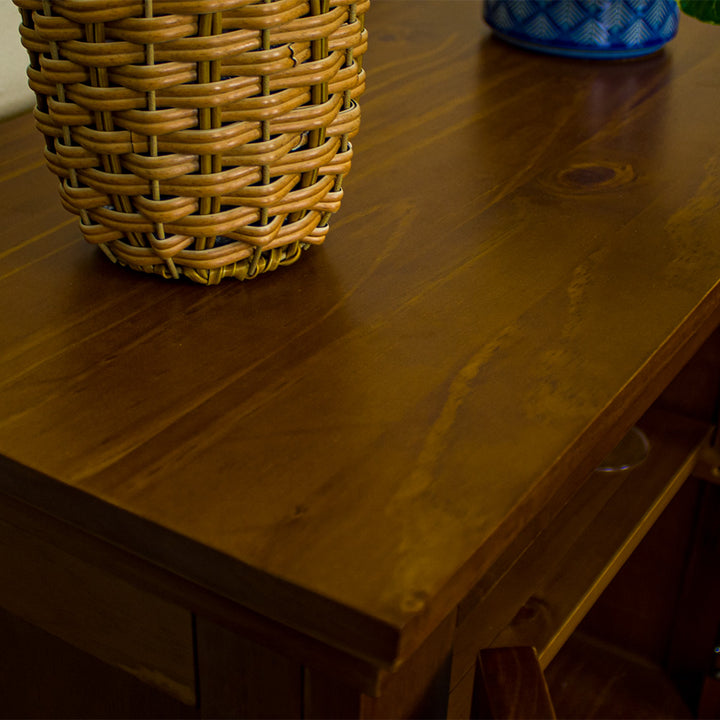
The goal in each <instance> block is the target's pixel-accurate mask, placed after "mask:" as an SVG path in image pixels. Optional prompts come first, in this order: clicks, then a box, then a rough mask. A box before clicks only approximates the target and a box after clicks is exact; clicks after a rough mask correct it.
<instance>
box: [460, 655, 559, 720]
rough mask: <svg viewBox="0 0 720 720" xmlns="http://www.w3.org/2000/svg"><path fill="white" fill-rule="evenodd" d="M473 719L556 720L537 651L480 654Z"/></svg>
mask: <svg viewBox="0 0 720 720" xmlns="http://www.w3.org/2000/svg"><path fill="white" fill-rule="evenodd" d="M471 717H472V718H476V719H477V720H481V719H486V718H487V719H492V720H500V719H501V718H502V719H503V720H510V719H513V718H515V719H517V720H521V719H522V720H549V719H551V718H552V719H554V718H555V710H554V708H553V705H552V701H551V699H550V692H549V691H548V686H547V683H546V682H545V676H544V675H543V671H542V669H541V667H540V663H539V662H538V658H537V653H536V652H535V648H532V647H514V648H490V649H487V650H481V651H480V654H479V655H478V658H477V661H476V664H475V685H474V688H473V703H472V711H471Z"/></svg>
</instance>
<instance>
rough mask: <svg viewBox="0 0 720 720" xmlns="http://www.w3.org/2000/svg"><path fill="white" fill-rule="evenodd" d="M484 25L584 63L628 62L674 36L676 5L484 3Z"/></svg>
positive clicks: (658, 1) (602, 0)
mask: <svg viewBox="0 0 720 720" xmlns="http://www.w3.org/2000/svg"><path fill="white" fill-rule="evenodd" d="M484 15H485V21H486V22H487V24H488V25H489V26H490V27H491V28H492V29H493V30H494V31H495V33H496V34H497V35H499V36H500V37H501V38H503V39H504V40H507V41H508V42H511V43H513V44H515V45H521V46H522V47H525V48H529V49H531V50H539V51H541V52H546V53H552V54H554V55H570V56H573V57H583V58H598V59H605V58H629V57H638V56H640V55H647V54H649V53H653V52H655V51H656V50H659V49H660V48H661V47H662V46H663V45H665V43H667V42H668V41H669V40H671V39H672V38H673V37H675V34H676V33H677V28H678V22H679V12H678V6H677V2H676V0H485V6H484Z"/></svg>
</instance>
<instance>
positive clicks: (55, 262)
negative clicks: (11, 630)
mask: <svg viewBox="0 0 720 720" xmlns="http://www.w3.org/2000/svg"><path fill="white" fill-rule="evenodd" d="M367 26H368V28H369V32H370V45H369V49H368V52H367V56H366V68H367V71H368V90H367V93H366V95H365V96H364V98H363V101H362V112H363V122H362V125H361V129H360V134H359V135H358V137H357V139H356V141H355V159H354V166H353V171H352V172H351V173H350V175H349V177H348V179H347V181H346V183H345V189H346V195H345V199H344V206H343V209H342V210H341V211H340V213H339V214H338V216H337V217H336V218H335V220H334V222H333V223H332V224H331V230H330V234H329V237H328V240H327V242H326V244H325V245H324V247H323V248H321V249H313V250H312V252H309V253H307V254H306V256H305V257H303V258H302V260H301V261H300V262H299V263H297V264H296V265H294V266H293V267H292V268H287V269H281V270H278V271H277V272H275V273H272V274H270V275H269V276H268V277H264V278H262V279H259V280H257V281H254V282H253V283H251V284H242V283H235V284H226V283H224V284H223V285H222V286H220V287H216V288H200V287H193V286H191V285H189V284H188V285H185V284H172V283H168V282H164V281H162V280H161V279H159V278H151V277H144V276H141V275H139V274H133V273H130V272H126V271H124V270H122V269H121V268H117V267H115V266H113V265H111V264H110V263H108V262H107V261H106V260H105V259H104V258H103V257H101V256H100V253H96V252H94V251H93V250H92V248H90V247H88V246H86V245H85V244H84V243H83V242H82V240H81V239H80V238H79V231H78V229H77V227H76V225H75V220H74V219H73V218H71V217H69V216H68V215H66V214H65V212H64V211H63V210H62V208H61V206H60V203H59V201H58V199H57V195H56V190H55V178H54V177H52V175H51V174H50V173H49V172H48V171H47V170H46V169H45V168H44V167H43V166H42V158H41V145H42V143H41V140H40V138H39V136H36V134H35V132H34V130H33V128H32V123H31V121H30V119H29V118H27V117H23V118H19V119H16V120H12V121H10V122H9V123H6V124H5V125H4V126H3V132H2V134H1V135H0V190H1V192H0V213H1V214H2V218H3V225H2V229H0V305H1V306H2V308H3V313H2V319H1V320H0V338H2V340H0V488H2V490H3V491H4V492H6V493H7V494H9V495H13V496H16V497H19V498H21V499H23V500H25V501H27V502H29V503H31V504H33V505H35V506H37V507H39V508H40V509H42V510H44V511H46V512H48V513H51V514H53V515H56V516H57V517H60V518H62V519H64V520H66V521H68V522H71V523H74V524H76V525H78V526H80V527H81V528H83V529H85V530H87V531H89V532H92V533H95V534H98V535H100V536H101V537H103V538H105V539H107V540H109V541H110V542H113V543H116V544H119V545H121V546H124V547H127V548H129V549H130V550H132V551H133V552H135V553H137V554H139V555H141V556H142V557H144V558H147V559H149V560H150V561H152V562H154V563H157V564H158V565H161V566H163V567H164V568H167V569H169V570H171V571H172V572H175V573H178V574H179V575H182V576H183V577H186V578H189V579H191V580H193V581H195V582H197V583H198V584H201V585H204V586H206V587H208V588H210V589H212V590H215V591H217V592H218V593H220V594H222V595H225V596H227V597H228V598H231V599H232V600H234V601H237V602H238V603H240V604H242V605H244V606H246V607H247V608H249V609H251V610H253V611H256V612H258V613H261V614H263V615H265V616H267V617H269V618H271V619H275V620H278V621H280V622H282V623H284V624H287V625H288V626H290V627H291V628H295V629H299V630H302V631H303V632H306V633H308V634H310V635H312V636H313V637H316V638H319V639H321V640H324V641H326V642H328V643H329V644H331V645H333V646H335V647H338V648H341V649H346V650H348V651H350V652H352V653H353V654H355V655H357V656H360V657H363V658H368V659H371V660H372V661H373V662H375V663H377V664H379V665H382V666H384V667H391V666H393V665H394V664H397V663H399V662H400V661H402V660H403V659H404V658H405V657H407V656H408V655H409V654H410V653H411V652H412V651H413V650H414V649H415V648H416V647H418V646H419V645H420V643H421V642H422V641H423V640H424V639H425V638H426V637H427V636H428V635H429V634H430V633H431V632H432V630H433V629H434V628H435V627H437V626H438V625H439V624H440V622H441V621H442V620H443V619H444V618H445V617H447V615H448V614H449V613H450V612H451V611H452V609H453V608H454V607H455V606H456V605H457V603H458V602H459V601H460V600H461V599H462V598H463V597H464V596H465V595H466V594H467V593H468V591H469V590H470V588H472V587H473V585H474V584H475V583H476V582H477V581H478V579H479V578H480V577H481V576H482V573H483V572H484V571H485V570H486V569H487V568H488V567H489V566H490V565H491V564H492V562H493V561H494V560H495V559H496V558H497V557H498V556H499V555H500V553H501V552H502V551H503V549H504V548H505V547H507V546H508V545H509V543H510V542H511V541H512V540H513V538H514V537H515V536H516V535H517V534H518V533H519V532H521V531H522V529H523V527H525V526H527V525H528V524H529V523H531V522H532V521H533V519H534V518H535V517H536V516H537V514H538V513H539V512H540V511H541V510H542V509H543V507H544V506H546V504H547V503H548V501H549V500H550V499H551V498H552V497H558V496H559V495H562V494H563V492H564V490H563V489H564V488H566V487H570V486H572V485H573V483H576V482H579V480H578V479H577V478H582V477H584V475H585V473H586V472H587V471H588V470H589V469H591V468H592V466H593V464H594V463H595V462H597V460H598V459H600V458H601V457H602V456H603V455H604V453H605V452H606V451H607V450H609V449H610V447H612V445H613V444H614V443H615V441H617V440H618V439H619V438H620V437H621V436H622V434H623V433H624V431H625V429H626V428H627V427H628V426H629V425H630V424H632V423H633V422H634V421H635V419H636V418H637V417H639V415H640V414H641V413H642V412H643V411H644V410H645V408H646V407H647V406H648V405H649V404H650V403H651V402H652V400H653V399H654V398H655V396H656V395H657V394H658V393H659V392H660V391H661V390H662V388H663V387H664V385H666V384H667V383H668V382H669V381H670V379H671V378H672V377H673V375H674V374H675V373H676V372H677V371H678V370H679V369H680V367H681V366H682V364H683V363H684V362H685V361H686V360H687V359H688V358H689V357H690V355H691V354H692V352H693V350H694V349H695V348H696V347H697V346H698V345H699V344H700V343H701V342H702V341H703V340H704V338H705V337H707V336H708V335H709V333H710V331H711V330H712V329H713V327H715V326H716V325H717V324H718V320H719V319H720V285H719V283H718V279H719V278H720V245H718V241H717V237H718V227H719V226H720V208H719V207H718V202H719V200H720V138H719V137H718V133H717V122H716V117H717V97H718V89H719V87H718V86H719V84H720V83H719V81H718V73H717V67H718V64H719V63H720V45H718V43H717V35H716V34H715V33H716V32H717V31H716V30H714V29H712V28H707V27H703V26H701V25H699V24H697V23H693V22H692V21H688V22H687V23H684V24H683V28H682V29H681V32H680V36H679V37H678V39H677V40H676V41H674V42H673V44H672V46H671V47H670V48H669V49H668V50H667V51H666V52H665V53H663V54H660V55H658V56H655V57H652V58H649V59H646V60H644V61H642V62H635V63H616V64H610V65H598V64H593V63H586V62H576V61H566V60H558V59H554V58H548V57H542V56H536V55H531V54H528V53H524V52H521V51H518V50H514V49H512V48H509V47H507V46H505V45H503V44H501V43H499V42H498V41H496V40H494V39H492V38H491V37H490V35H489V33H488V31H487V29H486V28H485V27H484V26H483V25H482V23H481V20H480V6H479V3H477V2H466V1H460V0H438V1H434V0H430V1H427V2H421V3H412V4H410V3H409V2H406V1H405V0H393V1H389V0H387V1H383V0H376V2H375V3H374V5H373V8H372V10H371V11H370V12H369V14H368V17H367ZM568 492H569V491H568Z"/></svg>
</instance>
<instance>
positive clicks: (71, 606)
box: [0, 508, 196, 706]
mask: <svg viewBox="0 0 720 720" xmlns="http://www.w3.org/2000/svg"><path fill="white" fill-rule="evenodd" d="M4 510H5V509H4V508H2V510H0V604H2V607H3V608H4V609H6V610H9V611H10V612H12V613H14V614H15V615H17V616H19V617H21V618H23V619H24V620H26V621H28V622H31V623H33V624H34V625H36V626H37V627H40V628H42V629H43V630H46V631H47V632H49V633H51V634H53V635H56V636H57V637H59V638H61V639H63V640H65V641H66V642H68V643H70V644H71V645H74V646H75V647H77V648H79V649H80V650H84V651H85V652H87V653H89V654H91V655H94V656H95V657H97V658H99V659H100V660H103V661H105V662H107V663H109V664H111V665H115V666H116V667H118V668H121V669H122V670H124V671H125V672H127V673H130V674H131V675H135V676H136V677H138V678H140V679H141V680H143V681H144V682H146V683H148V684H149V685H153V686H155V687H158V688H160V689H161V690H163V691H164V692H166V693H168V694H169V695H172V696H173V697H175V698H177V699H178V700H180V701H182V702H184V703H185V704H187V705H191V706H194V705H195V701H196V693H195V661H194V649H193V635H192V624H191V615H190V612H189V611H188V610H186V609H184V608H181V607H179V606H177V605H174V604H171V603H169V602H167V601H165V600H162V599H160V598H157V597H154V596H153V595H151V594H149V593H147V592H144V591H142V590H140V589H138V588H136V587H133V586H132V585H130V584H128V583H126V582H124V581H123V580H121V579H119V578H117V577H116V576H114V575H113V574H112V573H111V572H109V571H107V570H104V569H102V568H100V567H97V566H94V565H92V564H89V563H87V562H85V561H83V560H81V559H79V558H76V557H73V556H72V555H69V554H67V553H66V552H64V551H63V550H61V549H59V548H57V547H56V546H54V545H51V544H49V543H47V542H44V541H43V540H42V539H41V538H39V537H37V536H35V535H33V534H31V533H29V532H28V531H27V530H26V529H25V528H24V527H23V526H22V525H21V524H19V523H18V522H17V521H15V520H14V519H13V518H8V517H7V514H6V512H4Z"/></svg>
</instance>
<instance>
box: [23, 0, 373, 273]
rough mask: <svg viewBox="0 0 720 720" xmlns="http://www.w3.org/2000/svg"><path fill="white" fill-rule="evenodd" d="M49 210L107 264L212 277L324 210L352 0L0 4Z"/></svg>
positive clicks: (353, 95)
mask: <svg viewBox="0 0 720 720" xmlns="http://www.w3.org/2000/svg"><path fill="white" fill-rule="evenodd" d="M14 2H15V4H16V5H17V6H18V7H19V8H20V11H21V15H22V25H21V28H20V31H21V35H22V41H23V44H24V46H25V48H26V49H27V50H28V53H29V55H30V67H29V68H28V77H29V84H30V87H31V88H32V89H33V90H34V91H35V93H36V94H37V107H36V109H35V118H36V122H37V126H38V128H39V129H40V130H41V131H42V133H43V134H44V135H45V138H46V145H47V148H46V150H45V157H46V160H47V163H48V165H49V167H50V169H51V170H52V171H53V172H54V173H56V174H57V175H58V176H59V179H60V195H61V198H62V202H63V204H64V205H65V207H66V208H67V209H68V210H69V211H71V212H73V213H76V214H77V215H79V216H80V228H81V230H82V233H83V235H84V236H85V239H86V240H88V241H89V242H90V243H93V244H96V245H99V246H100V247H101V248H102V249H103V251H104V252H105V253H106V254H107V255H108V256H109V257H110V258H111V259H112V260H113V261H117V262H120V263H122V264H124V265H128V266H130V267H132V268H134V269H136V270H142V271H144V272H150V273H157V274H160V275H162V276H164V277H167V278H178V277H181V276H185V277H187V278H190V279H191V280H194V281H196V282H199V283H203V284H215V283H218V282H220V280H221V279H222V278H225V277H234V278H239V279H246V278H252V277H255V276H256V275H258V274H259V273H262V272H265V271H268V270H274V269H275V268H277V267H278V266H279V265H287V264H290V263H292V262H293V261H295V260H296V259H297V258H298V256H299V255H300V253H301V251H302V250H303V249H304V248H306V247H308V246H309V245H312V244H318V243H321V242H322V241H323V239H324V238H325V235H326V234H327V231H328V220H329V217H330V215H331V214H332V213H333V212H335V211H336V210H337V209H338V207H339V206H340V201H341V198H342V178H343V176H344V175H345V174H346V173H347V172H348V170H349V169H350V160H351V157H352V147H351V144H350V142H349V138H351V137H352V136H353V135H354V134H355V133H356V132H357V130H358V126H359V123H360V111H359V107H358V104H357V97H358V96H359V95H360V93H361V92H362V91H363V89H364V81H365V76H364V72H363V70H362V62H361V60H362V55H363V53H364V52H365V48H366V46H367V35H366V31H365V29H364V14H365V12H366V10H367V8H368V6H369V0H357V1H355V0H14Z"/></svg>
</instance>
